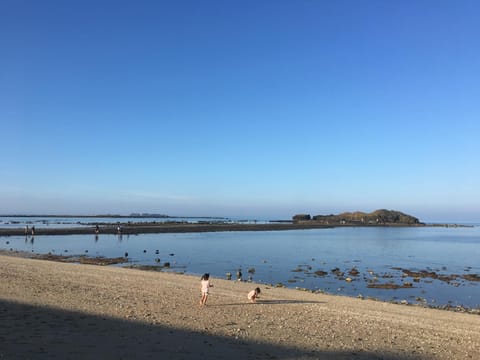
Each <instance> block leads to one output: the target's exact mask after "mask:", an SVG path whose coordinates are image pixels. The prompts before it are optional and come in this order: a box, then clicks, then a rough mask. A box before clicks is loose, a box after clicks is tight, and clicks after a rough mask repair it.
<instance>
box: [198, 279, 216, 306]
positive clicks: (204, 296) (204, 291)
mask: <svg viewBox="0 0 480 360" xmlns="http://www.w3.org/2000/svg"><path fill="white" fill-rule="evenodd" d="M209 278H210V274H203V276H202V280H201V282H200V286H201V291H202V298H201V299H200V305H205V304H206V303H207V298H208V289H210V288H211V287H213V285H212V284H210V280H209Z"/></svg>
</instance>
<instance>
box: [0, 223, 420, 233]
mask: <svg viewBox="0 0 480 360" xmlns="http://www.w3.org/2000/svg"><path fill="white" fill-rule="evenodd" d="M423 226H426V225H424V224H416V225H410V224H382V225H363V226H359V225H351V224H346V225H325V224H318V223H315V222H311V223H306V222H302V223H293V222H290V223H287V222H281V223H280V222H275V223H260V224H258V223H257V224H250V223H249V224H242V223H172V222H171V223H116V224H99V227H100V228H99V235H100V234H122V235H130V234H160V233H199V232H222V231H284V230H309V229H331V228H335V227H423ZM119 227H120V231H119V229H118V228H119ZM81 234H84V235H86V234H95V226H94V224H92V226H82V227H68V228H55V227H48V228H44V227H38V228H36V229H35V236H37V235H81ZM18 235H26V234H25V229H24V228H0V236H18ZM27 235H31V233H30V232H29V233H28V234H27Z"/></svg>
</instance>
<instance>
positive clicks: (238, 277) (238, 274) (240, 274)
mask: <svg viewBox="0 0 480 360" xmlns="http://www.w3.org/2000/svg"><path fill="white" fill-rule="evenodd" d="M237 280H238V281H242V269H238V271H237Z"/></svg>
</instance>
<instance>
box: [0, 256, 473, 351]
mask: <svg viewBox="0 0 480 360" xmlns="http://www.w3.org/2000/svg"><path fill="white" fill-rule="evenodd" d="M211 280H212V283H213V284H214V287H213V288H212V289H211V293H210V297H209V299H208V303H207V306H205V307H200V306H199V304H198V302H199V298H200V289H199V288H200V279H199V278H197V277H192V276H187V275H177V274H171V273H158V272H147V271H140V270H135V269H124V268H117V267H102V266H94V265H79V264H71V263H59V262H50V261H45V260H35V259H26V258H21V257H13V256H3V255H0V321H1V324H2V326H1V327H0V358H6V359H25V358H34V359H55V358H57V359H66V358H69V359H84V358H103V359H119V358H124V359H128V358H138V359H148V358H157V359H158V358H161V359H207V358H208V359H227V358H228V359H231V360H234V359H302V358H303V359H477V358H478V356H479V354H480V316H478V315H472V314H465V313H455V312H448V311H441V310H436V309H428V308H421V307H415V306H404V305H396V304H390V303H383V302H375V301H371V300H360V299H354V298H348V297H342V296H333V295H325V294H312V293H309V292H303V291H297V290H291V289H284V288H269V287H266V286H264V285H260V288H261V289H262V293H261V294H260V295H261V296H260V299H259V302H258V303H257V304H250V303H248V301H247V299H246V295H247V293H248V291H250V290H251V289H252V288H254V287H255V286H256V285H254V284H249V283H244V282H235V281H227V280H221V279H216V278H211Z"/></svg>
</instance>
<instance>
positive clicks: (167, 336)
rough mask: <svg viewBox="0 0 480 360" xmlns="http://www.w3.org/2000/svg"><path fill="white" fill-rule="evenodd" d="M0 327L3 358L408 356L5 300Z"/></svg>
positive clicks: (232, 359)
mask: <svg viewBox="0 0 480 360" xmlns="http://www.w3.org/2000/svg"><path fill="white" fill-rule="evenodd" d="M0 323H1V324H2V326H0V358H2V359H3V358H5V359H153V358H155V359H229V360H236V359H242V360H243V359H385V360H394V359H395V360H401V359H406V358H407V357H402V356H394V355H391V354H380V353H372V352H357V353H352V352H332V351H328V350H324V349H320V348H319V349H315V350H314V351H313V350H303V349H297V348H292V347H286V346H280V345H274V344H268V343H258V342H250V341H244V340H240V339H235V338H230V337H222V336H211V335H207V334H203V333H201V332H193V331H187V330H183V329H177V328H171V327H168V326H163V325H148V324H144V323H139V322H134V321H129V320H121V319H112V318H105V317H101V316H92V315H86V314H83V313H79V312H70V311H64V310H58V309H52V308H47V307H37V306H31V305H24V304H18V303H14V302H9V301H4V300H0ZM408 359H412V357H411V356H409V357H408Z"/></svg>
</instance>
